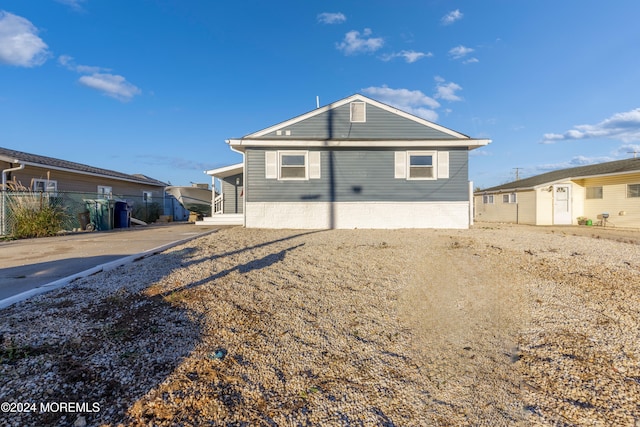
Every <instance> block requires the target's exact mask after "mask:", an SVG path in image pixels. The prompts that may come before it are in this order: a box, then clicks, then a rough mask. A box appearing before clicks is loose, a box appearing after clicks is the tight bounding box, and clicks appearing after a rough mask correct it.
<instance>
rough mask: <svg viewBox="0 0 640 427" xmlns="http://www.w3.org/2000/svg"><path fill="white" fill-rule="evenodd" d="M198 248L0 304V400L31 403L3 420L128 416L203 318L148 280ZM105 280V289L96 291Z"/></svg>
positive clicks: (56, 422)
mask: <svg viewBox="0 0 640 427" xmlns="http://www.w3.org/2000/svg"><path fill="white" fill-rule="evenodd" d="M316 232H318V231H311V232H307V233H299V234H295V235H291V236H288V237H285V238H281V239H276V240H273V241H269V242H265V243H260V244H257V245H254V246H251V247H246V248H242V249H238V250H234V251H229V252H226V253H222V254H219V255H216V256H215V258H222V257H228V256H231V255H235V254H238V253H242V252H247V251H251V250H253V249H257V248H264V247H267V246H269V245H272V244H276V243H281V242H284V241H287V240H291V239H294V238H297V237H301V236H304V235H308V234H312V233H316ZM303 245H304V243H300V244H297V245H293V246H290V247H287V248H285V249H282V250H279V251H277V252H273V253H270V254H268V255H266V256H263V257H261V258H259V259H254V260H251V261H249V262H245V263H242V264H239V265H236V266H234V267H232V268H228V269H226V270H224V271H221V272H218V273H217V274H214V275H212V276H210V277H207V278H205V279H202V280H199V281H197V282H194V283H189V284H187V285H185V286H183V287H181V288H177V289H173V290H172V291H171V292H176V291H178V290H185V289H190V288H195V287H198V286H200V285H202V284H204V283H208V282H211V281H213V280H216V279H218V278H221V277H224V276H226V275H227V274H229V273H231V272H233V271H237V272H239V273H242V274H245V273H249V272H251V271H254V270H258V269H262V268H266V267H269V266H271V265H273V264H275V263H277V262H279V261H281V260H282V259H283V258H284V257H285V255H286V253H287V252H290V251H292V250H295V249H297V248H299V247H301V246H303ZM196 253H197V250H196V249H194V248H189V247H187V248H185V249H183V250H179V251H172V252H168V253H160V254H156V255H154V256H152V257H149V258H147V259H144V260H140V261H139V262H134V263H132V264H130V265H127V266H124V267H120V268H117V269H115V270H112V271H109V272H100V273H98V274H96V275H94V276H91V277H88V278H84V279H80V280H77V281H75V282H73V283H72V284H70V285H68V286H66V287H64V288H61V289H57V290H54V291H51V292H49V293H47V294H43V295H39V296H37V297H34V298H31V299H29V300H27V301H23V302H20V303H18V304H15V305H13V306H11V307H8V308H6V309H3V310H1V314H2V316H0V402H16V403H18V402H21V403H25V402H32V403H33V404H35V405H36V406H34V407H33V408H34V409H35V410H34V411H31V412H22V413H19V412H13V413H3V414H2V419H1V420H0V425H5V423H6V425H20V426H67V425H74V423H78V424H77V425H83V424H84V423H86V425H89V426H92V425H117V424H118V423H121V422H126V420H127V413H128V411H129V410H130V408H131V407H132V405H133V404H134V403H135V402H136V401H138V400H139V399H141V398H142V397H143V396H144V395H145V394H147V393H148V392H149V391H151V390H153V389H154V388H156V387H157V386H158V385H159V384H161V383H162V382H163V381H165V380H166V379H167V378H169V377H170V376H171V375H172V373H174V371H175V369H176V368H177V367H178V366H179V365H180V364H181V363H182V362H183V361H184V360H185V358H187V357H189V356H190V355H191V354H192V352H193V350H194V349H195V348H196V346H197V345H198V344H199V342H200V340H201V336H202V331H201V325H200V324H199V323H198V321H197V320H195V319H194V318H193V316H192V313H190V312H189V311H188V310H187V309H185V308H182V307H181V305H180V304H176V303H175V302H172V301H171V299H170V298H166V294H156V295H150V294H149V292H148V289H149V286H151V285H153V284H154V283H158V282H160V281H161V280H163V278H164V277H165V275H166V271H168V270H167V267H168V268H169V270H170V271H174V270H176V269H180V268H185V267H188V266H189V265H192V264H194V263H197V262H202V261H196V260H194V259H193V256H194V254H196ZM209 259H210V258H209ZM142 263H145V264H146V265H144V266H142V265H141V264H142ZM141 271H144V273H140V272H141ZM106 283H109V285H108V286H109V287H110V288H111V290H109V291H106V290H101V284H106ZM105 286H106V285H105ZM80 294H82V297H81V298H80V297H78V295H80ZM34 331H37V332H34Z"/></svg>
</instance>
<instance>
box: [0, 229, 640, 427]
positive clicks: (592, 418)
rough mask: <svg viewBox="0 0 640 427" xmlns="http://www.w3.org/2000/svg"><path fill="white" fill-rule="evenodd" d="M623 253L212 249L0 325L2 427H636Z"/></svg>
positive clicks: (568, 238) (348, 245) (506, 248)
mask: <svg viewBox="0 0 640 427" xmlns="http://www.w3.org/2000/svg"><path fill="white" fill-rule="evenodd" d="M567 230H568V229H567ZM630 236H631V237H632V238H630V239H625V238H616V240H611V239H605V238H596V237H597V236H574V235H572V234H571V233H570V232H567V231H558V230H556V229H544V228H534V227H522V226H507V225H482V224H480V225H478V226H476V227H475V228H474V229H472V230H455V231H448V230H331V231H319V232H307V231H296V230H247V229H243V228H231V229H226V230H221V231H220V232H218V233H216V234H214V235H210V236H206V237H203V238H199V239H197V240H194V241H192V242H189V243H187V244H185V245H182V246H179V247H176V248H174V249H171V250H169V251H166V252H164V253H162V254H159V255H156V256H154V257H151V258H147V259H144V260H141V261H140V262H137V263H134V264H132V265H129V266H125V267H121V268H119V269H116V270H113V271H110V272H107V273H100V274H97V275H95V276H92V277H89V278H85V279H81V280H78V281H76V282H74V283H72V284H71V285H69V286H67V287H65V288H63V289H60V290H57V291H54V292H51V293H48V294H45V295H41V296H38V297H35V298H33V299H31V300H29V301H26V302H23V303H20V304H18V305H16V306H12V307H10V308H8V309H5V310H2V311H0V316H1V317H0V358H1V363H0V402H13V405H14V406H13V407H14V408H17V403H18V402H21V403H35V404H36V405H38V407H37V409H40V405H41V404H45V405H46V404H48V405H49V406H48V410H47V411H43V412H40V411H39V410H37V411H36V412H35V413H16V412H10V413H6V412H5V413H0V424H2V425H15V426H25V425H33V426H41V425H60V426H63V425H74V424H75V425H79V426H82V425H105V426H117V425H120V424H122V425H167V426H169V425H194V426H196V425H203V424H207V423H211V424H213V425H323V426H324V425H336V426H337V425H381V426H392V425H395V426H405V425H406V426H419V425H492V426H493V425H505V426H507V425H536V424H537V425H634V423H636V424H637V423H640V421H639V420H640V404H639V403H638V402H640V363H639V362H638V361H639V360H640V346H638V344H637V343H638V342H639V340H640V323H639V322H638V320H639V316H640V314H639V313H640V309H639V307H640V305H639V304H638V303H640V249H639V246H638V244H637V243H636V242H637V233H631V234H630ZM59 402H73V403H77V404H78V405H80V404H85V405H84V406H78V405H76V406H70V407H67V408H66V410H58V411H52V406H51V403H56V404H57V403H59ZM95 403H97V404H98V406H99V410H98V411H91V410H87V409H91V408H95V407H94V406H91V405H93V404H95ZM53 408H54V409H55V408H56V407H53ZM69 408H70V409H73V410H69ZM45 409H47V408H45ZM58 409H59V407H58Z"/></svg>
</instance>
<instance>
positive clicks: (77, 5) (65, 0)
mask: <svg viewBox="0 0 640 427" xmlns="http://www.w3.org/2000/svg"><path fill="white" fill-rule="evenodd" d="M56 1H57V2H58V3H61V4H64V5H67V6H69V7H70V8H71V9H74V10H77V11H82V10H84V9H83V8H82V3H84V2H85V1H86V0H56Z"/></svg>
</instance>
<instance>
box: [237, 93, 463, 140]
mask: <svg viewBox="0 0 640 427" xmlns="http://www.w3.org/2000/svg"><path fill="white" fill-rule="evenodd" d="M353 101H363V102H366V103H368V104H371V105H375V106H376V107H378V108H381V109H383V110H386V111H389V112H390V113H394V114H397V115H399V116H401V117H404V118H406V119H409V120H413V121H414V122H417V123H420V124H421V125H424V126H427V127H430V128H432V129H435V130H438V131H440V132H443V133H446V134H447V135H451V136H453V137H456V138H461V139H468V138H469V137H468V136H467V135H464V134H462V133H459V132H456V131H454V130H451V129H448V128H446V127H444V126H440V125H438V124H436V123H433V122H430V121H428V120H425V119H422V118H420V117H417V116H414V115H413V114H409V113H407V112H404V111H402V110H399V109H397V108H395V107H391V106H389V105H387V104H383V103H381V102H379V101H376V100H374V99H371V98H367V97H366V96H364V95H360V94H355V95H351V96H349V97H347V98H344V99H342V100H340V101H336V102H334V103H332V104H328V105H325V106H324V107H321V108H316V109H315V110H313V111H310V112H308V113H306V114H303V115H301V116H298V117H294V118H293V119H290V120H287V121H284V122H281V123H278V124H275V125H273V126H270V127H268V128H266V129H263V130H260V131H258V132H254V133H252V134H249V135H247V136H246V137H245V138H247V139H250V138H258V137H261V136H264V135H267V134H269V133H271V132H275V131H276V130H278V129H281V128H285V127H288V126H291V125H294V124H296V123H299V122H301V121H303V120H306V119H308V118H310V117H313V116H317V115H319V114H322V113H324V112H326V111H329V110H331V109H334V108H337V107H341V106H343V105H345V104H348V103H350V102H353Z"/></svg>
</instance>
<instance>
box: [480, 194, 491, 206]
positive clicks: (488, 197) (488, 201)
mask: <svg viewBox="0 0 640 427" xmlns="http://www.w3.org/2000/svg"><path fill="white" fill-rule="evenodd" d="M482 203H484V204H485V205H492V204H493V194H485V195H483V196H482Z"/></svg>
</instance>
